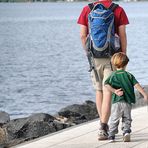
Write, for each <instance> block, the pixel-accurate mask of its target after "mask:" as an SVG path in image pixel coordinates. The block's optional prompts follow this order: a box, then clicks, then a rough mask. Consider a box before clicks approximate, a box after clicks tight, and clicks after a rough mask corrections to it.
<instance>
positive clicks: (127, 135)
mask: <svg viewBox="0 0 148 148" xmlns="http://www.w3.org/2000/svg"><path fill="white" fill-rule="evenodd" d="M130 141H131V136H130V133H125V134H124V135H123V142H130Z"/></svg>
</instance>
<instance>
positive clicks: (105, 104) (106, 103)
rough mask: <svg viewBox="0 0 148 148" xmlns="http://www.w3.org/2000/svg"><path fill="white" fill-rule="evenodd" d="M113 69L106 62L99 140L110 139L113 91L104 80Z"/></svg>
mask: <svg viewBox="0 0 148 148" xmlns="http://www.w3.org/2000/svg"><path fill="white" fill-rule="evenodd" d="M111 73H112V69H111V65H110V64H106V65H105V67H104V77H103V84H102V86H103V100H102V107H101V128H100V132H99V135H98V136H99V137H98V140H106V139H108V120H109V117H110V112H111V96H112V93H111V92H110V91H109V90H108V89H107V88H106V87H105V86H104V81H105V80H106V79H107V78H108V77H109V76H110V75H111Z"/></svg>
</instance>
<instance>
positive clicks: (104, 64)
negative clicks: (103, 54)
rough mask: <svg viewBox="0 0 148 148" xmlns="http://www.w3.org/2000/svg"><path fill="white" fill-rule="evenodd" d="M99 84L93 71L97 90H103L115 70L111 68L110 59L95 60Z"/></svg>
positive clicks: (92, 76) (93, 79)
mask: <svg viewBox="0 0 148 148" xmlns="http://www.w3.org/2000/svg"><path fill="white" fill-rule="evenodd" d="M94 63H95V67H96V70H97V74H98V76H99V82H97V81H96V76H95V73H94V70H92V71H91V79H92V83H93V87H94V89H95V90H99V91H100V90H102V89H103V85H104V82H105V80H106V79H107V78H108V77H109V76H110V75H111V73H112V72H113V69H114V68H113V69H112V67H111V63H110V58H95V59H94Z"/></svg>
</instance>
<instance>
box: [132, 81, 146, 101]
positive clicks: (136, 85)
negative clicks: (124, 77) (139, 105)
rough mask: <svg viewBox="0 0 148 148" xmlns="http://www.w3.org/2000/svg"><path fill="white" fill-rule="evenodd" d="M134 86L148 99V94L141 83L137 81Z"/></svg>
mask: <svg viewBox="0 0 148 148" xmlns="http://www.w3.org/2000/svg"><path fill="white" fill-rule="evenodd" d="M134 87H135V88H136V89H137V90H138V91H139V92H140V93H141V94H142V95H143V97H144V99H145V100H148V94H147V93H146V92H145V91H144V89H143V88H142V87H141V85H140V84H139V83H136V84H135V86H134Z"/></svg>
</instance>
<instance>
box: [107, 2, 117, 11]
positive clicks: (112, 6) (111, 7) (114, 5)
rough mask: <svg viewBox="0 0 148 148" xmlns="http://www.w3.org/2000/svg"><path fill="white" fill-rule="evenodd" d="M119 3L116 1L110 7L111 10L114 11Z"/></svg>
mask: <svg viewBox="0 0 148 148" xmlns="http://www.w3.org/2000/svg"><path fill="white" fill-rule="evenodd" d="M118 6H119V5H118V4H115V3H112V4H111V5H110V7H109V9H110V10H112V11H114V10H115V9H116V8H117V7H118Z"/></svg>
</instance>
